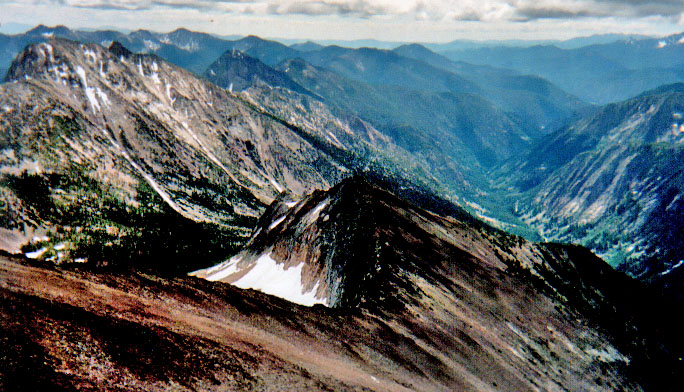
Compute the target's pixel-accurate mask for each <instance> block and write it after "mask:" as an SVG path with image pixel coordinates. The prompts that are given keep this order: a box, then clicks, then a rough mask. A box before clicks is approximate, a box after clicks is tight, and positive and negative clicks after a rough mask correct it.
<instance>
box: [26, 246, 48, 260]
mask: <svg viewBox="0 0 684 392" xmlns="http://www.w3.org/2000/svg"><path fill="white" fill-rule="evenodd" d="M46 251H47V248H40V249H38V250H36V251H33V252H28V253H24V255H25V256H26V257H28V258H29V259H37V258H39V257H40V256H42V255H43V253H45V252H46Z"/></svg>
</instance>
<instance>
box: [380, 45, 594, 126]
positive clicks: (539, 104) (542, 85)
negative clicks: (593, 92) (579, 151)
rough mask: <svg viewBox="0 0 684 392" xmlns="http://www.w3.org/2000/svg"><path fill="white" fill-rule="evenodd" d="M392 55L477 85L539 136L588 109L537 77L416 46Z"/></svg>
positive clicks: (577, 100)
mask: <svg viewBox="0 0 684 392" xmlns="http://www.w3.org/2000/svg"><path fill="white" fill-rule="evenodd" d="M393 52H395V53H398V54H400V55H402V56H404V57H409V58H413V59H416V60H421V61H424V62H426V63H428V64H430V65H432V66H434V67H437V68H440V69H444V70H448V71H451V72H454V73H456V74H457V75H459V76H461V77H463V78H464V79H467V80H469V81H471V82H473V83H476V84H477V85H478V86H480V88H481V89H482V94H483V96H484V97H486V98H487V99H489V100H491V101H492V102H494V103H495V104H496V105H497V106H499V107H500V108H501V109H502V110H504V111H506V112H508V113H512V114H513V115H514V116H515V117H514V118H516V119H517V120H518V121H519V122H521V123H522V124H525V125H526V129H533V128H534V129H538V130H539V132H538V134H544V133H546V132H548V131H549V130H552V129H553V128H554V125H555V124H558V123H560V122H561V121H563V120H565V119H566V118H568V117H570V116H572V115H574V114H575V113H577V112H578V111H584V110H586V109H587V107H588V106H589V105H588V104H586V103H584V102H583V101H582V100H580V99H579V98H577V97H574V96H572V95H570V94H568V93H566V92H565V91H563V90H561V89H560V88H558V87H556V86H554V85H553V84H551V83H549V82H548V81H547V80H544V79H542V78H540V77H538V76H531V75H521V74H519V73H517V72H515V71H511V70H507V69H500V68H494V67H490V66H481V65H472V64H468V63H464V62H456V61H452V60H449V59H448V58H446V57H444V56H442V55H439V54H437V53H435V52H432V51H431V50H429V49H427V48H426V47H424V46H422V45H419V44H411V45H402V46H399V47H397V48H396V49H394V50H393ZM538 134H533V135H532V136H533V137H534V136H538Z"/></svg>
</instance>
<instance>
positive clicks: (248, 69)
mask: <svg viewBox="0 0 684 392" xmlns="http://www.w3.org/2000/svg"><path fill="white" fill-rule="evenodd" d="M203 76H204V77H205V78H206V79H207V80H210V81H211V82H212V83H214V84H216V85H219V86H221V87H224V88H227V89H228V90H230V91H242V90H246V89H247V88H249V87H252V86H256V85H259V84H265V85H267V86H269V87H282V88H285V89H288V90H291V91H294V92H296V93H300V94H309V95H311V93H310V92H309V91H307V90H306V89H305V88H304V87H302V86H300V85H298V84H297V83H295V82H294V81H292V79H290V78H289V77H288V76H287V75H285V74H284V73H282V72H280V71H277V70H275V69H273V68H271V67H269V66H268V65H266V64H264V63H263V62H261V60H259V59H256V58H254V57H250V56H247V55H244V54H243V53H242V52H240V51H238V50H236V49H233V50H230V51H226V52H225V53H223V54H222V55H221V57H219V58H218V59H217V60H216V61H215V62H213V63H212V64H211V65H210V66H209V68H207V70H206V71H205V72H204V74H203Z"/></svg>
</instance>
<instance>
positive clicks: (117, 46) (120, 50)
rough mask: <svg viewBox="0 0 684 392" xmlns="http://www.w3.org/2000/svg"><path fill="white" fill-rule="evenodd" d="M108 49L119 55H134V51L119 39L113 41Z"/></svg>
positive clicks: (125, 56) (126, 56) (124, 56)
mask: <svg viewBox="0 0 684 392" xmlns="http://www.w3.org/2000/svg"><path fill="white" fill-rule="evenodd" d="M108 50H109V51H110V52H112V53H113V54H114V55H115V56H117V57H123V58H129V57H131V56H132V55H133V52H131V51H130V50H128V49H127V48H126V47H125V46H123V45H122V44H121V42H119V41H114V42H112V43H111V45H109V48H108Z"/></svg>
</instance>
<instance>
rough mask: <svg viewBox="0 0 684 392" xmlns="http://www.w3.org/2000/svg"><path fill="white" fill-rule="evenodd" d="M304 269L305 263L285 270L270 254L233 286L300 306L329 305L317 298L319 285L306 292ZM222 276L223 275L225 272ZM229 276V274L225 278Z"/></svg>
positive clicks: (261, 258)
mask: <svg viewBox="0 0 684 392" xmlns="http://www.w3.org/2000/svg"><path fill="white" fill-rule="evenodd" d="M236 264H237V262H236V263H234V264H233V265H231V266H230V267H229V269H230V270H232V269H233V268H235V269H237V267H236ZM302 267H304V263H301V264H299V265H297V266H295V267H290V268H285V266H284V264H281V263H278V262H276V261H275V260H273V258H271V252H269V253H267V254H264V255H261V256H260V257H259V259H257V261H256V262H255V263H254V264H252V266H250V267H247V268H248V269H249V271H248V272H247V273H246V274H245V275H243V276H242V277H240V278H239V279H238V280H236V281H234V282H232V283H231V284H232V285H234V286H237V287H239V288H241V289H253V290H259V291H261V292H263V293H266V294H271V295H275V296H276V297H280V298H283V299H286V300H288V301H290V302H294V303H297V304H300V305H305V306H313V305H314V304H323V305H327V300H326V299H319V298H316V291H317V290H318V283H316V285H315V286H314V287H313V288H312V289H311V290H309V291H304V290H305V289H304V285H303V283H302ZM221 275H223V271H222V273H221ZM229 275H230V274H227V275H225V277H228V276H229ZM215 277H216V275H211V276H209V277H207V279H209V280H218V279H215Z"/></svg>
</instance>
